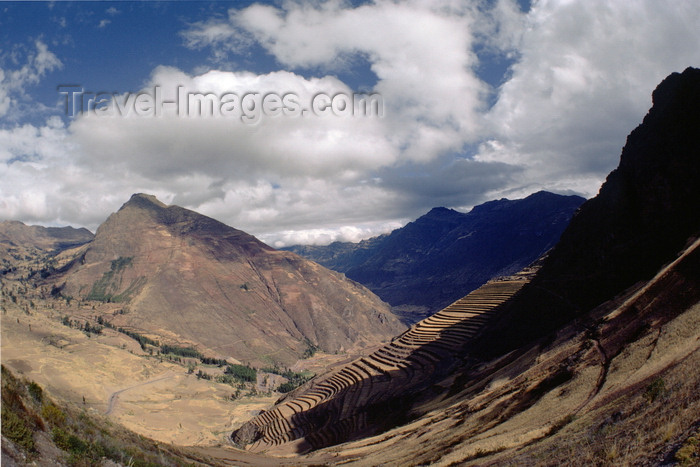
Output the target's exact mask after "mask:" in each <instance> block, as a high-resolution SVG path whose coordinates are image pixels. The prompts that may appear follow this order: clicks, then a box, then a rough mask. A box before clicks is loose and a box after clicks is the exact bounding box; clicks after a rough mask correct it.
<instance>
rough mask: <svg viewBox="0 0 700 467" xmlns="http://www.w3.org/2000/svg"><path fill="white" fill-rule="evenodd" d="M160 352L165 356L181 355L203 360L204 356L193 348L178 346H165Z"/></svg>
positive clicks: (162, 346) (161, 347)
mask: <svg viewBox="0 0 700 467" xmlns="http://www.w3.org/2000/svg"><path fill="white" fill-rule="evenodd" d="M160 352H161V353H164V354H173V355H179V356H180V357H187V358H197V359H202V358H204V355H202V354H201V353H199V351H198V350H197V349H195V348H192V347H178V346H176V345H167V344H163V345H161V346H160Z"/></svg>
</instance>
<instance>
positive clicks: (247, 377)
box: [224, 364, 258, 383]
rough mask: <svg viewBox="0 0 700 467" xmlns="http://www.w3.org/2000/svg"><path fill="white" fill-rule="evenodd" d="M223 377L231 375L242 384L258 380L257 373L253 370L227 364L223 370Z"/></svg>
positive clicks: (247, 367)
mask: <svg viewBox="0 0 700 467" xmlns="http://www.w3.org/2000/svg"><path fill="white" fill-rule="evenodd" d="M224 375H231V376H232V377H233V378H235V379H238V380H240V381H243V382H250V383H252V382H254V381H256V380H257V378H258V372H257V370H256V369H255V368H251V367H249V366H243V365H231V364H229V365H228V366H227V367H226V370H224Z"/></svg>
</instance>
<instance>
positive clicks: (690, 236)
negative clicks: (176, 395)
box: [232, 68, 700, 465]
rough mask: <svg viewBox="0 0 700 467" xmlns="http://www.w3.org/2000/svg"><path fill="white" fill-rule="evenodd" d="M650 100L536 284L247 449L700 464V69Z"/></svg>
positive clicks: (311, 403) (410, 345) (466, 312)
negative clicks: (613, 165) (611, 167)
mask: <svg viewBox="0 0 700 467" xmlns="http://www.w3.org/2000/svg"><path fill="white" fill-rule="evenodd" d="M653 101H654V105H653V107H652V109H651V110H650V111H649V114H648V115H647V116H646V118H645V119H644V121H643V123H642V124H641V125H640V126H639V127H638V128H637V129H635V130H634V131H633V132H632V133H631V134H630V136H629V137H628V139H627V144H626V145H625V147H624V149H623V151H622V156H621V160H620V165H619V167H618V168H617V169H616V170H615V171H613V172H612V173H611V174H610V176H609V177H608V179H607V180H606V182H605V184H604V185H603V186H602V187H601V190H600V192H599V194H598V195H597V196H596V197H595V198H594V199H592V200H590V201H588V202H586V203H585V204H584V205H583V206H582V207H581V209H580V211H579V212H578V213H577V214H576V215H575V216H574V219H573V220H572V221H571V223H570V225H569V227H568V228H567V229H566V231H565V233H564V234H563V235H562V237H561V240H560V242H559V243H558V244H557V246H556V247H555V248H554V249H553V250H552V251H551V253H550V254H549V255H548V257H547V258H546V259H545V260H544V261H543V262H542V263H541V266H538V268H539V269H538V270H537V271H524V272H523V274H521V275H519V276H521V277H510V278H504V279H502V280H499V281H491V282H489V283H488V284H486V285H484V286H482V287H481V288H480V289H478V290H476V291H475V292H472V293H471V294H469V295H467V296H466V297H464V298H463V299H462V300H460V301H458V302H456V303H455V304H453V305H450V306H449V307H447V308H445V309H444V310H442V311H440V312H439V313H438V314H436V315H435V316H433V317H430V318H427V319H425V320H423V321H421V322H419V323H418V324H417V325H415V326H412V327H411V329H409V330H408V331H407V332H406V333H404V334H402V335H401V336H399V337H398V338H397V339H395V340H394V341H392V342H391V343H390V344H387V345H385V346H384V347H382V348H380V349H378V350H376V351H375V352H373V353H372V354H370V355H368V356H366V357H363V358H360V359H358V360H355V361H353V362H351V363H350V364H347V365H345V366H343V367H341V368H337V369H335V370H334V371H333V372H331V373H329V374H326V375H323V376H321V377H318V378H316V379H314V380H312V381H310V382H309V383H307V384H306V385H305V386H303V387H301V388H299V389H298V390H297V391H295V392H293V393H291V394H289V395H288V396H287V397H286V398H284V399H282V400H281V401H280V402H279V403H278V404H277V405H276V406H275V407H273V408H272V409H271V410H269V411H266V412H263V413H262V414H260V415H258V416H257V417H255V418H254V419H252V420H251V421H249V422H247V423H246V424H244V425H243V426H242V427H241V428H239V429H238V430H236V431H235V432H234V433H233V438H232V439H233V440H234V442H236V443H238V444H239V445H241V446H244V447H246V448H247V449H250V450H252V451H256V452H267V453H268V454H274V455H279V456H288V455H290V454H297V455H298V454H303V453H308V452H310V451H315V450H320V451H319V454H318V458H319V459H322V458H323V457H322V456H323V455H326V456H329V455H333V454H335V455H337V456H338V458H337V459H336V461H335V462H337V463H342V464H343V465H409V464H410V465H428V464H434V463H435V464H440V465H534V464H537V465H541V464H544V463H546V464H547V465H561V464H570V463H572V462H573V463H574V464H576V465H579V464H580V465H603V464H606V465H607V464H609V463H614V464H620V465H623V464H631V465H660V464H663V465H667V464H669V465H670V463H671V462H673V461H674V460H675V461H676V462H683V463H685V464H684V465H690V463H692V462H693V461H694V460H697V449H696V446H697V436H698V424H697V421H698V419H699V418H698V417H700V397H698V394H700V393H699V392H698V388H699V387H700V372H698V362H700V238H699V235H700V216H698V213H700V186H699V185H697V184H694V183H692V182H693V180H697V177H698V176H699V175H700V159H698V157H697V156H698V154H700V133H698V131H697V130H698V128H700V105H698V104H700V70H696V69H690V68H689V69H687V70H686V71H684V72H683V73H682V74H673V75H671V76H669V77H668V78H666V79H665V80H664V81H663V82H662V83H661V84H660V85H659V86H658V88H657V89H656V91H654V95H653ZM339 443H345V444H343V445H342V446H338V447H333V446H334V445H337V444H339ZM574 459H575V460H574Z"/></svg>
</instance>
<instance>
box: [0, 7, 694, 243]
mask: <svg viewBox="0 0 700 467" xmlns="http://www.w3.org/2000/svg"><path fill="white" fill-rule="evenodd" d="M688 66H695V67H698V66H700V6H698V4H697V0H625V1H622V0H617V1H610V0H533V1H532V2H530V1H526V0H521V1H515V0H491V1H487V0H442V1H440V0H402V1H390V0H375V1H369V2H365V1H341V0H328V1H325V0H298V1H297V0H279V1H278V0H273V1H261V2H256V1H235V2H234V1H217V2H206V1H201V2H200V1H173V2H133V1H116V2H109V1H106V2H85V1H81V2H62V1H55V2H0V220H10V219H12V220H20V221H23V222H25V223H27V224H39V225H47V226H62V225H73V226H76V227H77V226H84V227H87V228H89V229H90V230H92V231H93V232H94V231H95V230H96V229H97V227H98V226H99V224H100V223H102V222H103V221H104V220H105V219H106V218H107V216H108V215H109V214H110V213H112V212H115V211H116V210H118V209H119V207H120V206H121V205H122V204H123V203H125V202H126V201H127V200H128V199H129V197H130V196H131V194H133V193H139V192H143V193H150V194H154V195H156V196H157V197H158V198H159V199H160V200H161V201H163V202H165V203H167V204H177V205H180V206H183V207H186V208H189V209H193V210H196V211H198V212H201V213H203V214H206V215H208V216H211V217H214V218H215V219H218V220H220V221H222V222H224V223H226V224H228V225H230V226H233V227H235V228H238V229H241V230H244V231H246V232H248V233H251V234H253V235H256V236H258V238H260V239H262V240H263V241H266V242H267V243H269V244H270V245H272V246H276V247H281V246H285V245H291V244H298V243H302V244H327V243H330V242H331V241H336V240H340V241H358V240H360V239H362V238H367V237H370V236H373V235H377V234H381V233H385V232H388V231H390V230H392V229H394V228H397V227H400V226H402V225H404V224H405V223H406V222H408V221H410V220H413V219H415V218H417V217H419V216H420V215H422V214H424V213H425V212H427V211H428V210H430V209H431V208H432V207H436V206H445V207H451V208H455V209H458V210H461V211H466V210H468V209H470V208H471V207H473V206H475V205H477V204H480V203H482V202H485V201H488V200H492V199H500V198H509V199H517V198H522V197H525V196H527V195H528V194H530V193H534V192H536V191H539V190H548V191H552V192H556V193H561V194H578V195H581V196H584V197H587V198H590V197H592V196H595V194H596V193H597V191H598V189H599V187H600V185H601V183H602V182H603V181H604V180H605V177H606V175H607V174H608V173H609V172H610V171H611V170H612V169H613V168H615V167H616V166H617V163H618V162H619V157H620V151H621V149H622V147H623V146H624V144H625V139H626V136H627V135H628V134H629V133H630V131H631V130H632V129H634V128H635V127H636V126H637V125H638V124H639V123H641V121H642V119H643V117H644V115H645V114H646V112H647V111H648V109H649V108H650V107H651V93H652V91H653V90H654V88H655V87H656V85H657V84H658V83H659V82H660V81H661V80H662V79H663V78H664V77H666V76H667V75H669V74H670V73H672V72H681V71H683V70H684V69H685V68H686V67H688ZM367 104H369V105H367Z"/></svg>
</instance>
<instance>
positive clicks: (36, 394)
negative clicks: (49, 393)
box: [27, 381, 44, 404]
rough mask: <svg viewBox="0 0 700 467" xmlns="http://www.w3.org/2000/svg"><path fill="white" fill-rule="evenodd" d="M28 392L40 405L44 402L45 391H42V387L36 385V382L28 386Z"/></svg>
mask: <svg viewBox="0 0 700 467" xmlns="http://www.w3.org/2000/svg"><path fill="white" fill-rule="evenodd" d="M27 392H29V395H30V396H32V399H34V401H35V402H37V403H39V404H41V401H42V400H44V391H43V390H42V389H41V386H39V385H38V384H36V383H35V382H34V381H32V382H31V383H29V385H27Z"/></svg>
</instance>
